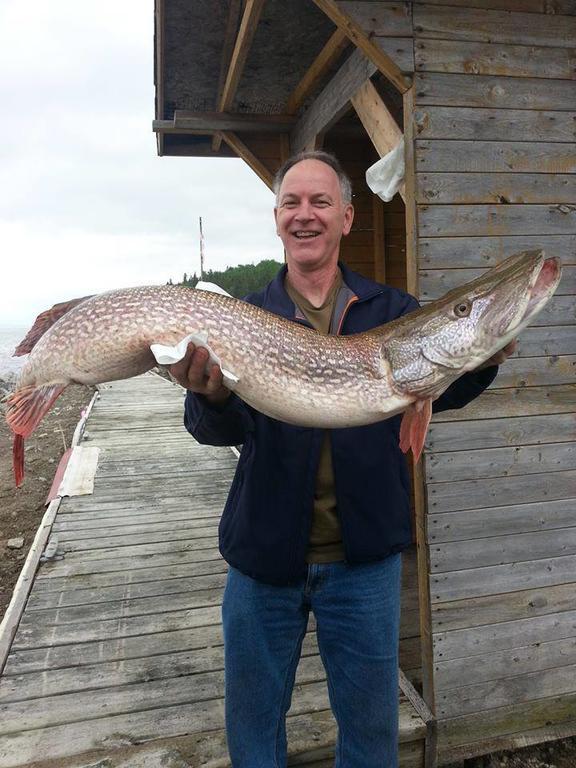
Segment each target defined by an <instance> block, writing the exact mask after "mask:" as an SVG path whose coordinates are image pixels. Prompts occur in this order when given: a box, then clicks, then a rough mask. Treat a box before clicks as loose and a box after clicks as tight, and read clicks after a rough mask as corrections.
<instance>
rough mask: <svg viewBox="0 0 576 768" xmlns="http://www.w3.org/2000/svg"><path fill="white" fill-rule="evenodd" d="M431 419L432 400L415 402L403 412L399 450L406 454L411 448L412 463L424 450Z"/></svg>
mask: <svg viewBox="0 0 576 768" xmlns="http://www.w3.org/2000/svg"><path fill="white" fill-rule="evenodd" d="M431 418H432V400H431V399H430V398H428V399H427V400H416V402H415V403H412V404H411V405H409V406H408V408H407V409H406V410H405V411H404V415H403V417H402V423H401V424H400V448H401V450H402V451H403V452H404V453H407V452H408V451H409V449H410V448H412V455H413V457H414V462H417V461H418V459H419V458H420V454H421V453H422V449H423V448H424V441H425V440H426V433H427V432H428V425H429V424H430V419H431Z"/></svg>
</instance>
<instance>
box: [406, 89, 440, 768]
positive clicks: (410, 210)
mask: <svg viewBox="0 0 576 768" xmlns="http://www.w3.org/2000/svg"><path fill="white" fill-rule="evenodd" d="M404 145H405V158H406V175H405V184H406V282H407V290H408V293H411V294H413V295H414V296H416V298H418V218H417V216H418V210H417V206H416V194H415V188H416V168H415V163H414V88H411V89H410V90H409V91H407V92H406V93H405V94H404ZM425 460H426V459H425V456H422V458H421V459H420V461H419V462H418V463H417V464H416V465H415V466H414V473H413V487H414V511H415V518H416V550H417V559H418V602H419V608H420V611H419V613H420V643H421V650H422V695H423V699H424V701H425V702H426V704H427V705H428V707H429V708H430V710H431V711H432V712H433V713H434V712H435V704H436V702H435V693H434V654H433V647H432V611H431V604H430V554H429V551H428V531H427V506H426V489H425V485H424V464H423V463H424V461H425ZM435 762H436V744H435V739H427V753H426V765H427V766H433V765H435Z"/></svg>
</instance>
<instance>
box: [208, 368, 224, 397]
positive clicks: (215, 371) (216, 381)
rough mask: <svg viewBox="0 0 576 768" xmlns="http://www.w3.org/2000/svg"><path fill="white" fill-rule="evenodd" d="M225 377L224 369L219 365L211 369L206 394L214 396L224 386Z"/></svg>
mask: <svg viewBox="0 0 576 768" xmlns="http://www.w3.org/2000/svg"><path fill="white" fill-rule="evenodd" d="M223 381H224V377H223V376H222V369H221V368H220V366H219V365H216V364H214V365H212V367H211V369H210V376H209V377H208V381H207V382H206V392H207V393H208V394H214V393H215V392H217V391H218V390H219V389H221V388H222V386H223Z"/></svg>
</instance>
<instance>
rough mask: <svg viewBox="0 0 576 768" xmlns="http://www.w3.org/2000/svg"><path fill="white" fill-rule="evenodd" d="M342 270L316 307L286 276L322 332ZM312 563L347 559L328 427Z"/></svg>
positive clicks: (306, 314) (292, 294) (328, 321)
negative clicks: (337, 505) (322, 300)
mask: <svg viewBox="0 0 576 768" xmlns="http://www.w3.org/2000/svg"><path fill="white" fill-rule="evenodd" d="M342 285H343V282H342V273H341V272H340V270H338V274H337V276H336V278H335V280H334V284H333V286H332V288H331V289H330V291H329V293H328V296H327V297H326V301H325V302H324V303H323V304H322V306H321V307H315V306H314V305H313V304H311V303H310V302H309V301H308V299H306V298H305V297H304V296H302V294H300V293H298V291H297V290H296V289H295V288H294V287H293V286H292V285H291V284H290V282H289V280H288V279H287V278H286V280H285V282H284V286H285V288H286V292H287V293H288V295H289V296H290V298H291V299H292V301H293V302H294V304H295V305H296V306H297V307H298V308H299V309H300V311H301V312H302V314H303V315H304V317H305V318H306V319H307V320H308V322H309V323H310V324H311V325H312V327H313V328H315V329H316V330H317V331H320V333H329V331H330V325H331V321H332V315H333V313H334V307H335V305H336V299H337V297H338V293H339V291H340V289H341V288H342ZM306 560H307V562H309V563H333V562H337V561H340V560H344V545H343V543H342V533H341V530H340V519H339V517H338V511H337V508H336V493H335V489H334V472H333V469H332V451H331V446H330V437H329V432H328V430H325V432H324V436H323V439H322V447H321V449H320V462H319V464H318V473H317V475H316V486H315V490H314V509H313V512H312V528H311V530H310V542H309V546H308V554H307V557H306Z"/></svg>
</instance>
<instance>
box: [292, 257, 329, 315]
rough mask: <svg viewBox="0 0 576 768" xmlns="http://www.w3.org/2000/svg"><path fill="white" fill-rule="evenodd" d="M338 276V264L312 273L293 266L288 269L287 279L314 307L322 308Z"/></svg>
mask: <svg viewBox="0 0 576 768" xmlns="http://www.w3.org/2000/svg"><path fill="white" fill-rule="evenodd" d="M337 274H338V264H327V265H326V266H324V267H319V268H318V269H315V270H312V271H310V270H299V269H298V268H297V267H295V266H294V265H292V266H290V267H288V273H287V275H286V277H287V279H288V280H289V281H290V284H291V285H292V286H293V287H294V288H295V289H296V290H297V291H298V293H300V294H301V295H302V296H304V297H305V298H306V299H308V301H309V302H310V304H312V306H313V307H321V306H322V305H323V304H324V302H325V301H326V298H327V296H328V294H329V293H330V289H331V288H332V286H333V285H334V280H335V279H336V275H337Z"/></svg>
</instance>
